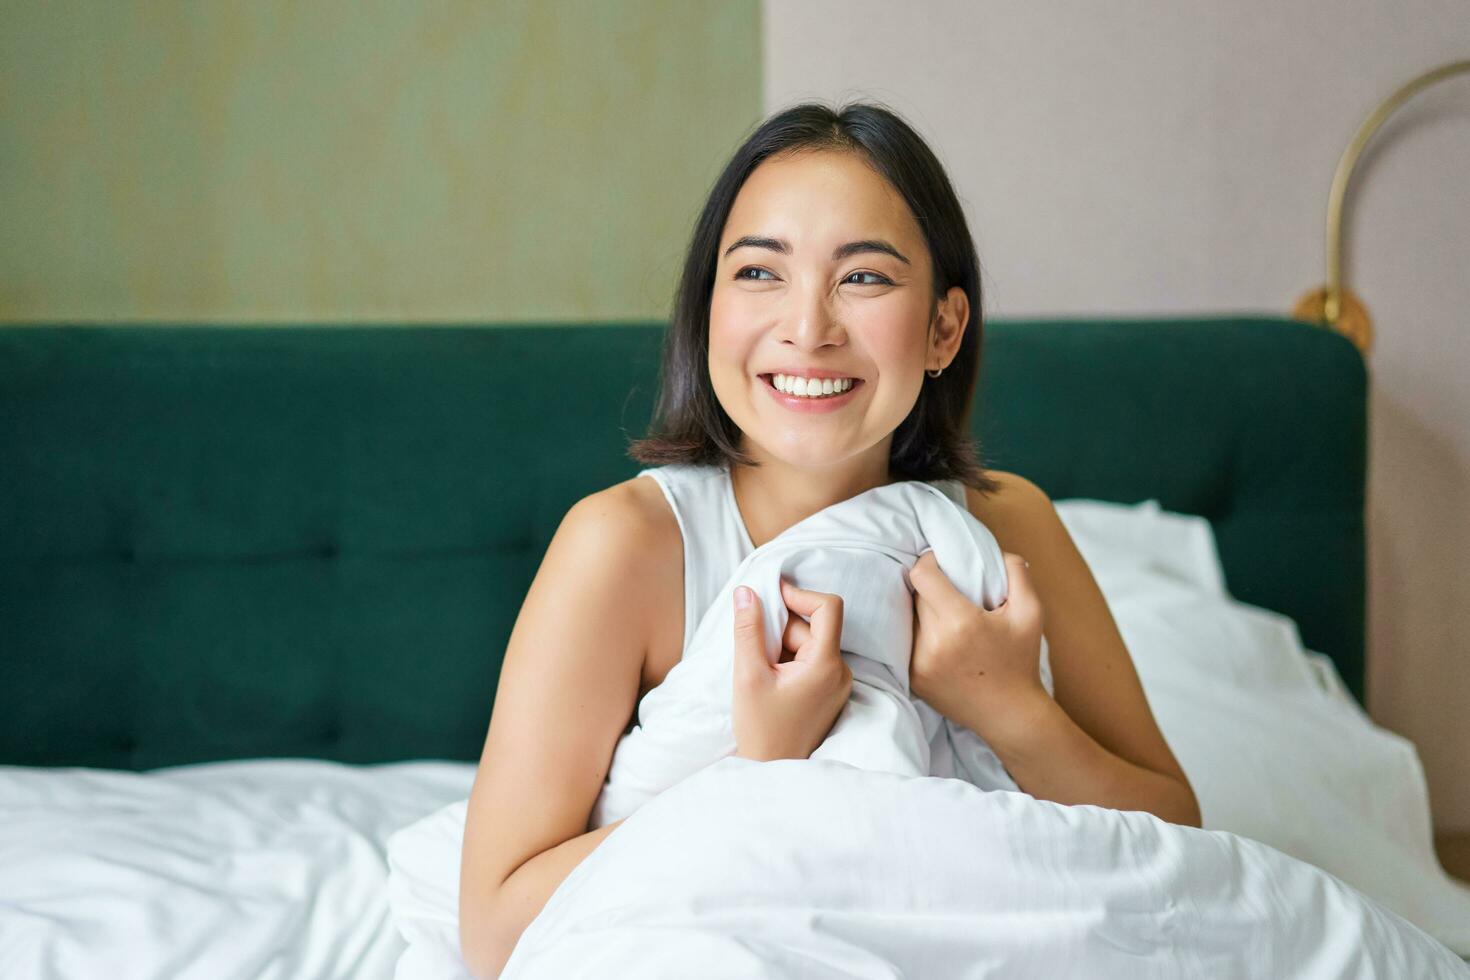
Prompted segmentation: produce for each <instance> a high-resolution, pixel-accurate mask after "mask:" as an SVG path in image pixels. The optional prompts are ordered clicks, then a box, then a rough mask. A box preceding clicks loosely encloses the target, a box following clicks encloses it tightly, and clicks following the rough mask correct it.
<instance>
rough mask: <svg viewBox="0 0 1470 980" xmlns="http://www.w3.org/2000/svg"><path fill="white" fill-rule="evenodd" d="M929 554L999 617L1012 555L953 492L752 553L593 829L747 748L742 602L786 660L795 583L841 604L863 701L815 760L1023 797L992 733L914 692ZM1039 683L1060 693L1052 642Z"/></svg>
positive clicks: (615, 775)
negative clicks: (736, 697) (916, 590)
mask: <svg viewBox="0 0 1470 980" xmlns="http://www.w3.org/2000/svg"><path fill="white" fill-rule="evenodd" d="M930 549H932V550H933V551H934V557H935V558H936V559H937V560H938V562H939V567H940V568H941V569H942V570H943V571H944V572H945V574H946V575H948V576H949V578H950V580H951V581H952V582H953V583H954V585H955V587H956V588H957V589H959V591H960V592H961V593H963V594H964V595H965V596H967V597H968V598H969V599H970V600H971V601H972V602H974V603H976V604H977V605H980V606H981V607H982V608H985V609H994V608H995V607H996V606H998V605H1000V603H1001V602H1003V601H1004V600H1005V597H1006V589H1007V582H1006V571H1005V561H1004V554H1003V553H1002V551H1001V549H1000V545H999V544H998V543H997V542H996V540H995V536H994V535H992V534H991V533H990V530H989V529H988V528H986V527H985V525H984V524H982V523H981V522H980V521H978V520H976V519H975V518H974V516H972V515H971V514H970V513H969V512H968V511H967V510H965V509H964V508H962V507H960V506H959V505H958V504H956V503H955V501H954V500H952V499H950V498H949V497H947V496H945V494H944V493H943V491H941V490H939V489H937V488H935V487H933V486H931V485H929V484H926V483H920V482H917V481H903V482H900V483H894V484H889V485H887V486H882V487H877V488H875V489H872V490H869V491H867V492H866V493H861V494H858V495H857V496H855V497H851V498H849V499H847V500H844V501H842V502H840V503H837V504H834V505H832V506H830V507H827V508H826V509H824V510H822V511H819V512H818V513H816V514H813V515H812V516H810V517H808V518H807V519H805V520H803V521H801V522H799V523H798V524H795V525H793V526H792V527H790V528H788V529H787V530H785V531H784V532H782V533H781V534H780V535H778V536H777V537H776V538H775V539H773V540H771V541H769V542H767V543H766V544H764V545H762V546H761V547H759V548H757V549H756V550H755V551H753V552H752V553H751V554H749V555H747V556H746V558H745V560H744V561H742V562H741V563H740V565H739V566H738V567H737V568H736V570H735V572H734V573H733V574H732V575H731V576H730V579H729V581H728V582H726V583H725V585H724V587H723V588H722V589H721V590H720V593H719V595H718V596H717V597H716V598H715V600H714V602H713V604H712V605H711V606H710V608H709V609H708V610H707V611H706V612H705V614H704V616H703V617H702V618H701V619H700V622H699V626H698V628H697V629H696V630H695V632H694V635H693V638H692V639H691V640H690V643H689V648H688V649H686V650H685V651H684V655H683V658H682V659H681V660H680V661H679V662H678V663H677V664H675V665H674V667H673V668H672V669H670V671H669V672H668V674H667V675H666V676H665V678H664V680H663V682H662V683H661V684H659V685H658V686H657V687H655V688H654V689H653V690H651V691H649V692H648V694H646V695H645V696H644V698H643V700H642V702H641V703H640V704H639V706H638V724H637V725H636V726H635V727H634V728H633V729H632V730H631V731H629V732H628V733H626V734H625V735H623V737H622V738H621V739H620V740H619V742H618V745H617V748H616V750H615V752H614V754H613V759H612V763H611V766H610V767H609V770H608V775H607V779H606V781H605V783H604V786H603V789H602V792H601V794H600V795H599V797H598V800H597V803H596V805H595V806H594V808H593V811H592V819H591V826H593V827H601V826H603V825H605V824H608V823H611V822H612V821H614V820H618V819H620V818H623V817H626V816H628V815H629V814H631V813H632V812H633V811H634V810H636V809H637V808H638V807H639V806H642V805H643V804H644V803H646V802H648V801H649V800H651V799H652V798H653V797H655V796H657V795H658V794H659V793H661V792H663V791H664V790H666V789H668V788H669V787H670V786H673V785H674V784H675V783H677V782H679V781H680V780H681V779H684V778H686V777H687V776H689V775H691V774H692V773H694V772H697V771H698V770H699V769H701V768H703V767H704V766H706V765H709V764H710V763H711V762H714V761H715V760H717V759H720V758H723V757H724V756H727V755H730V754H731V753H733V752H734V751H735V734H734V728H733V726H732V724H731V704H730V697H731V673H732V670H733V666H734V629H735V626H734V610H733V601H732V594H733V593H734V590H735V588H736V586H739V585H746V586H749V587H750V588H752V589H754V590H755V593H756V595H757V596H759V598H760V601H761V606H762V608H763V610H764V621H765V634H766V635H765V642H766V655H767V657H768V658H769V659H770V661H771V662H772V663H774V662H775V661H776V659H777V658H778V657H779V656H780V653H781V636H782V633H783V632H784V631H785V629H786V623H787V619H788V615H789V614H788V612H787V609H786V604H785V602H784V601H783V600H782V598H781V578H782V577H783V576H784V577H785V578H787V579H788V580H789V581H791V582H792V583H793V584H795V585H797V586H798V587H800V588H803V589H812V590H815V591H818V592H828V593H832V594H835V595H840V596H842V598H843V623H842V640H841V643H840V647H841V650H842V652H843V659H844V660H846V661H847V664H848V666H849V667H850V668H851V669H852V674H853V683H852V695H851V698H850V699H849V701H848V704H847V706H846V707H844V708H843V710H842V713H841V714H840V715H838V717H837V720H836V722H835V723H834V724H833V726H832V730H831V732H830V733H829V734H828V736H827V738H826V740H825V741H823V743H822V744H821V745H820V746H819V747H818V748H817V749H816V751H815V752H813V753H812V756H811V757H812V758H813V759H818V760H830V761H837V762H846V763H848V764H850V765H853V766H857V767H859V768H863V769H872V770H875V771H880V772H891V773H899V774H903V775H909V776H950V777H956V778H960V779H964V780H966V781H967V782H969V783H971V784H973V785H975V786H978V787H981V788H983V789H1012V790H1013V789H1016V788H1017V787H1016V783H1015V781H1014V780H1012V779H1011V777H1010V774H1009V773H1007V772H1006V770H1005V767H1004V766H1003V765H1002V764H1001V761H1000V759H999V758H998V757H997V756H996V754H995V753H994V752H993V751H992V750H991V748H990V746H988V745H986V744H985V741H984V740H983V739H981V738H980V736H978V735H976V734H975V733H974V732H972V731H970V730H969V729H967V728H965V727H963V726H961V725H958V724H955V723H954V722H952V721H949V720H948V719H946V718H944V717H943V716H942V715H940V714H939V713H938V712H937V711H935V710H934V709H933V708H931V707H929V705H927V704H925V703H924V702H923V700H921V699H919V698H916V697H913V696H912V695H911V694H910V692H909V657H910V653H911V650H912V644H913V629H914V619H913V617H914V609H913V592H912V588H911V586H910V585H909V582H908V570H909V569H910V568H911V567H913V564H914V562H915V561H917V560H918V558H919V556H920V555H921V554H923V553H924V552H925V551H927V550H930ZM1040 675H1041V682H1042V684H1043V685H1044V686H1045V687H1046V689H1047V691H1048V692H1050V691H1051V670H1050V664H1049V661H1048V653H1047V648H1046V642H1045V639H1044V638H1043V641H1042V649H1041V665H1040Z"/></svg>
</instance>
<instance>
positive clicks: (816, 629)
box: [796, 592, 842, 661]
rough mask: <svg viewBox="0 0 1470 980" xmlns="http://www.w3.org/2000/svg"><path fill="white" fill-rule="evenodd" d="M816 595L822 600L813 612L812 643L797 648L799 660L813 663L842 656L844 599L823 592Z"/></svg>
mask: <svg viewBox="0 0 1470 980" xmlns="http://www.w3.org/2000/svg"><path fill="white" fill-rule="evenodd" d="M816 595H820V596H821V597H822V598H821V601H820V603H819V604H818V605H817V607H816V608H815V609H813V610H812V614H811V630H812V633H811V637H810V641H809V642H807V643H805V644H803V645H802V646H800V647H798V648H797V651H796V659H797V660H801V661H813V660H824V659H827V658H829V657H831V658H840V657H841V656H842V653H841V649H840V647H841V643H842V597H841V596H836V595H828V594H826V593H821V592H819V593H816Z"/></svg>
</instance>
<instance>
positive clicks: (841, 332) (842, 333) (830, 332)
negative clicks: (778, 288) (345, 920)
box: [781, 288, 847, 352]
mask: <svg viewBox="0 0 1470 980" xmlns="http://www.w3.org/2000/svg"><path fill="white" fill-rule="evenodd" d="M789 295H790V296H791V304H792V306H791V309H790V311H789V317H788V318H787V321H786V326H785V329H784V331H783V334H782V337H781V342H782V343H784V344H790V345H792V346H793V347H795V348H796V349H797V350H800V351H803V352H809V351H815V350H818V349H820V348H823V347H841V346H842V345H843V344H845V343H846V342H847V331H846V330H845V329H844V328H843V326H842V323H841V320H840V319H839V318H838V316H837V315H836V313H835V312H834V311H833V309H832V304H831V302H830V299H831V298H830V297H829V296H826V295H825V294H823V292H822V290H821V289H816V288H805V289H795V288H793V289H792V290H791V292H790V293H789Z"/></svg>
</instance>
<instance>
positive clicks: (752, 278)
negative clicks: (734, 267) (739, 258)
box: [735, 265, 776, 282]
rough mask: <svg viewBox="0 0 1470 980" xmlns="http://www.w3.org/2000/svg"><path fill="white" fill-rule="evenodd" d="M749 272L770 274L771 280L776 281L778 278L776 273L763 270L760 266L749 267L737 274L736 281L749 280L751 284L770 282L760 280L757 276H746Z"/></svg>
mask: <svg viewBox="0 0 1470 980" xmlns="http://www.w3.org/2000/svg"><path fill="white" fill-rule="evenodd" d="M747 272H765V273H768V274H770V276H771V279H775V278H776V276H775V274H774V273H771V270H770V269H763V268H761V267H760V266H758V265H748V266H746V267H745V268H743V269H741V270H740V271H739V272H737V273H735V278H736V279H745V280H747V281H749V282H767V281H769V280H765V279H759V278H757V277H756V276H747V275H746V273H747Z"/></svg>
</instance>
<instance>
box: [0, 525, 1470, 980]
mask: <svg viewBox="0 0 1470 980" xmlns="http://www.w3.org/2000/svg"><path fill="white" fill-rule="evenodd" d="M1058 510H1059V512H1061V513H1062V515H1063V518H1064V520H1066V521H1067V522H1068V526H1069V528H1070V529H1071V530H1072V532H1073V535H1074V538H1075V539H1076V540H1077V541H1078V544H1079V547H1081V548H1082V550H1083V553H1084V555H1085V556H1086V557H1087V558H1088V561H1089V563H1090V564H1091V565H1092V567H1093V571H1094V573H1095V574H1096V575H1097V576H1098V580H1099V582H1100V584H1101V585H1102V586H1103V590H1104V592H1105V594H1107V595H1108V598H1109V602H1110V603H1111V604H1112V606H1113V608H1114V611H1115V615H1116V616H1117V618H1118V620H1119V623H1120V626H1121V627H1122V629H1123V631H1124V635H1125V638H1126V639H1127V641H1128V643H1129V648H1130V652H1131V653H1132V654H1133V656H1134V660H1135V662H1136V663H1137V665H1138V668H1139V673H1140V676H1141V678H1142V679H1143V682H1144V686H1145V690H1146V691H1147V693H1148V696H1149V699H1150V703H1151V704H1152V706H1153V709H1154V712H1155V714H1156V715H1157V717H1158V719H1159V722H1160V725H1161V727H1162V728H1163V730H1164V733H1165V735H1166V736H1167V737H1168V739H1169V741H1170V744H1171V746H1172V747H1173V748H1174V750H1175V752H1176V754H1177V755H1178V756H1179V758H1180V761H1181V763H1182V764H1183V765H1184V767H1185V769H1186V770H1187V771H1188V772H1189V773H1190V775H1191V779H1192V780H1193V782H1194V784H1195V788H1196V791H1197V792H1198V793H1199V796H1200V799H1201V804H1202V807H1203V810H1204V814H1205V821H1206V827H1207V828H1213V829H1220V830H1228V831H1231V832H1233V833H1237V834H1241V835H1244V836H1250V837H1254V838H1256V839H1258V840H1260V841H1263V842H1265V843H1266V844H1269V845H1270V846H1271V847H1274V848H1277V849H1279V850H1281V851H1283V852H1285V853H1286V854H1289V855H1292V856H1293V857H1297V858H1300V859H1302V860H1305V861H1309V862H1311V863H1314V864H1316V865H1318V866H1320V867H1323V868H1325V869H1326V870H1328V871H1330V872H1331V873H1332V874H1334V875H1336V876H1337V877H1339V878H1341V879H1342V880H1343V881H1344V882H1346V883H1348V884H1350V885H1352V886H1354V887H1355V888H1357V889H1360V890H1361V891H1363V892H1364V893H1365V894H1367V895H1369V896H1371V897H1372V898H1374V899H1375V900H1377V901H1378V902H1380V903H1382V904H1383V905H1384V906H1385V907H1387V908H1388V909H1391V910H1393V911H1395V912H1397V913H1398V914H1400V915H1402V916H1404V917H1405V918H1406V919H1408V920H1409V921H1411V922H1414V923H1416V924H1417V925H1418V926H1420V927H1422V928H1423V929H1424V930H1425V931H1427V932H1429V933H1430V934H1431V935H1434V936H1436V937H1437V938H1438V939H1439V940H1441V941H1442V942H1444V943H1446V944H1447V945H1449V946H1450V947H1451V948H1452V949H1454V950H1456V951H1457V952H1459V953H1461V954H1462V955H1464V954H1466V953H1470V888H1466V887H1465V886H1463V885H1461V884H1459V883H1457V882H1454V881H1453V880H1451V879H1449V878H1448V877H1447V876H1446V875H1444V874H1443V872H1442V871H1440V869H1439V868H1438V865H1437V863H1436V862H1435V860H1434V857H1433V853H1432V849H1431V845H1430V829H1429V817H1428V802H1427V795H1426V792H1425V789H1424V781H1423V772H1422V769H1421V768H1420V766H1419V762H1418V757H1417V754H1416V753H1415V752H1414V750H1413V746H1412V745H1411V744H1410V743H1408V742H1407V741H1405V740H1403V739H1401V738H1398V737H1397V736H1395V735H1393V734H1392V733H1389V732H1386V731H1384V730H1382V729H1378V728H1376V727H1374V726H1372V725H1371V723H1370V722H1369V721H1368V719H1367V717H1366V716H1365V715H1364V714H1363V713H1362V711H1361V709H1359V708H1358V706H1357V705H1356V703H1355V702H1353V701H1352V699H1351V698H1350V697H1349V696H1348V695H1347V693H1346V691H1345V690H1343V688H1342V684H1341V681H1340V679H1338V678H1337V676H1336V674H1335V672H1334V671H1333V670H1332V668H1331V664H1330V662H1329V661H1327V659H1326V658H1325V657H1322V656H1321V655H1316V654H1311V653H1310V652H1307V651H1303V650H1301V648H1300V644H1299V641H1298V639H1297V636H1296V631H1295V627H1294V626H1293V625H1292V624H1291V623H1290V621H1288V620H1285V619H1284V617H1280V616H1276V615H1275V614H1271V613H1267V612H1265V611H1264V610H1257V609H1254V607H1246V606H1241V605H1240V604H1238V603H1234V602H1233V601H1232V600H1230V599H1229V597H1228V595H1226V594H1225V592H1224V583H1223V576H1222V575H1221V574H1220V571H1219V566H1218V559H1217V558H1216V557H1215V555H1214V550H1213V539H1212V538H1211V537H1209V535H1208V524H1207V523H1205V522H1203V521H1200V520H1199V519H1192V518H1184V517H1182V516H1180V515H1170V514H1168V513H1167V512H1160V511H1159V510H1158V508H1157V505H1156V504H1154V503H1152V502H1149V503H1147V504H1144V505H1139V506H1137V507H1132V508H1124V507H1119V506H1118V505H1111V504H1095V503H1093V502H1086V501H1064V502H1061V503H1059V505H1058ZM1205 681H1208V682H1205ZM473 771H474V769H473V766H472V765H471V764H468V763H446V762H408V763H396V764H390V765H381V766H366V767H353V766H343V765H338V764H334V763H328V762H323V761H319V760H250V761H241V762H229V763H212V764H205V765H196V766H182V767H175V768H170V769H164V770H155V771H153V772H149V773H128V772H115V771H105V770H93V769H34V768H26V767H0V976H4V977H7V978H8V977H25V978H37V980H51V978H63V977H64V978H72V977H92V976H105V977H108V978H119V980H127V978H135V977H136V978H143V977H150V978H151V977H170V978H172V977H208V978H210V980H216V978H229V977H262V978H272V980H274V978H286V977H292V978H295V977H303V978H307V977H362V978H375V977H385V978H386V977H390V976H394V974H395V966H396V967H397V969H398V975H399V976H400V977H405V976H410V975H416V974H417V973H418V971H417V969H416V967H429V966H430V965H431V964H433V963H438V964H439V965H442V964H443V960H442V958H441V959H439V960H434V959H433V957H432V955H431V954H443V953H444V952H445V951H446V950H448V951H449V952H450V953H451V954H452V953H453V949H452V948H451V945H450V944H452V943H453V941H454V928H455V921H454V915H455V911H456V910H455V908H454V899H455V893H456V891H457V886H458V879H457V875H458V867H457V852H458V836H457V835H458V833H459V832H460V827H462V819H463V811H462V801H463V799H464V797H465V796H466V795H467V794H468V791H469V787H470V783H471V780H472V778H473ZM815 802H820V801H815ZM456 809H458V819H459V821H461V823H460V824H459V825H456V824H455V816H456ZM631 823H632V822H631V821H630V824H629V825H625V826H631ZM395 831H402V833H400V834H399V835H398V836H397V837H393V840H394V841H396V842H398V843H399V844H400V845H401V846H400V847H399V848H398V855H399V858H400V861H399V862H397V866H396V867H395V868H394V873H393V874H392V875H390V873H389V867H388V861H387V858H388V854H389V851H390V843H389V842H390V837H392V836H393V835H394V833H395ZM625 839H626V838H625ZM415 845H417V846H421V847H422V848H423V852H422V854H421V855H416V854H415V853H414V852H413V846H415ZM431 851H432V852H433V855H434V860H433V861H428V860H425V861H422V862H417V863H416V864H415V861H414V860H413V859H415V858H416V857H418V856H423V857H425V858H427V857H429V856H430V852H431ZM409 865H414V866H409ZM431 865H432V866H431ZM563 904H564V903H563ZM390 906H392V911H393V915H392V919H391V921H390ZM563 924H564V923H563ZM545 925H546V926H547V927H550V926H551V925H552V923H551V921H550V920H548V922H547V923H546V924H545ZM541 931H542V933H543V934H545V933H546V932H547V930H546V929H545V928H543V929H542V930H541ZM404 935H408V936H411V937H416V938H417V939H418V940H419V941H418V942H417V943H416V944H415V945H414V946H413V947H412V948H407V949H406V946H405V942H404V939H403V938H402V936H404ZM435 943H437V944H438V945H437V948H435V946H434V944H435ZM405 952H407V953H408V954H409V955H402V956H401V955H400V954H404V953H405ZM415 952H417V953H419V954H420V956H419V957H418V958H417V959H416V958H415V956H414V955H412V954H413V953H415ZM423 975H428V974H427V973H425V974H423Z"/></svg>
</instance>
